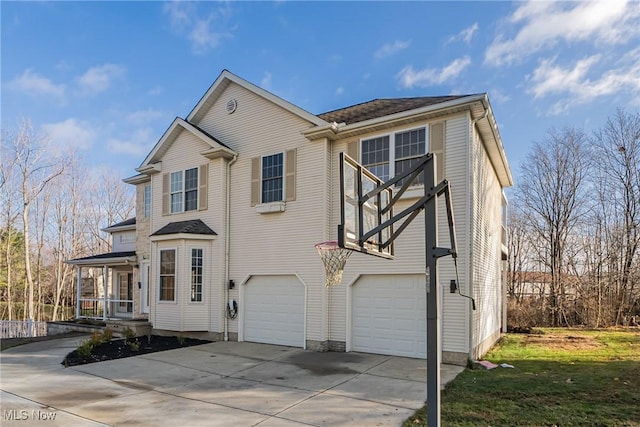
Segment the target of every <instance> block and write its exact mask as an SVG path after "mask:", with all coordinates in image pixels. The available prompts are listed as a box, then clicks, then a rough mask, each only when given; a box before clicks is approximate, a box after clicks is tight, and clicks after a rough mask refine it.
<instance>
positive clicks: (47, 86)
mask: <svg viewBox="0 0 640 427" xmlns="http://www.w3.org/2000/svg"><path fill="white" fill-rule="evenodd" d="M9 87H10V88H12V89H15V90H19V91H21V92H24V93H26V94H27V95H30V96H38V95H46V96H52V97H55V98H58V99H60V100H63V99H64V96H65V86H64V85H61V84H60V85H57V84H54V83H53V82H52V81H51V80H50V79H48V78H46V77H43V76H41V75H39V74H37V73H36V72H34V71H33V70H31V69H28V70H25V71H24V72H23V73H22V74H21V75H19V76H18V77H16V78H15V79H13V80H12V81H10V82H9Z"/></svg>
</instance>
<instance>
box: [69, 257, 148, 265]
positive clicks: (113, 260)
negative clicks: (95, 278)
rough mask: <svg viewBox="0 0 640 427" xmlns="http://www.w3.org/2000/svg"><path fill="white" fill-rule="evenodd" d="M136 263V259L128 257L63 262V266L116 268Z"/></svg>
mask: <svg viewBox="0 0 640 427" xmlns="http://www.w3.org/2000/svg"><path fill="white" fill-rule="evenodd" d="M136 262H137V257H136V256H135V255H134V256H130V257H126V258H124V259H123V258H121V257H118V258H102V259H83V260H69V261H65V262H64V263H65V264H70V265H78V266H94V267H102V266H117V265H132V264H135V263H136Z"/></svg>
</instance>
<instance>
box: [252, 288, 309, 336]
mask: <svg viewBox="0 0 640 427" xmlns="http://www.w3.org/2000/svg"><path fill="white" fill-rule="evenodd" d="M244 286H245V288H244V310H243V312H244V341H252V342H259V343H265V344H278V345H287V346H292V347H304V313H305V287H304V285H303V284H302V283H301V282H300V280H298V278H297V277H296V276H253V277H251V279H249V281H248V282H247V283H246V284H245V285H244Z"/></svg>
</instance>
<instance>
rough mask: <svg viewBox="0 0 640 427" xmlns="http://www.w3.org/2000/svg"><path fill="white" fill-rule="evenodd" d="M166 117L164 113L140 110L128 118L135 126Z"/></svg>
mask: <svg viewBox="0 0 640 427" xmlns="http://www.w3.org/2000/svg"><path fill="white" fill-rule="evenodd" d="M163 116H164V114H163V113H162V111H158V110H154V109H152V108H147V109H146V110H138V111H134V112H133V113H130V114H129V115H128V116H127V121H128V122H130V123H133V124H134V125H143V124H147V123H150V122H153V121H155V120H159V119H161V118H162V117H163Z"/></svg>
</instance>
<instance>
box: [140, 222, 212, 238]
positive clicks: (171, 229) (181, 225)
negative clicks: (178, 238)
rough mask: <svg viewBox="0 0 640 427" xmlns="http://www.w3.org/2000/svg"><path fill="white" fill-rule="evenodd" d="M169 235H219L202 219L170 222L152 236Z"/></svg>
mask: <svg viewBox="0 0 640 427" xmlns="http://www.w3.org/2000/svg"><path fill="white" fill-rule="evenodd" d="M168 234H204V235H210V236H217V235H218V233H216V232H215V231H213V230H212V229H211V228H209V226H208V225H207V224H205V223H204V222H202V220H200V219H192V220H188V221H178V222H170V223H169V224H167V225H165V226H164V227H162V228H161V229H159V230H158V231H156V232H155V233H153V234H151V235H152V236H166V235H168Z"/></svg>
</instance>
